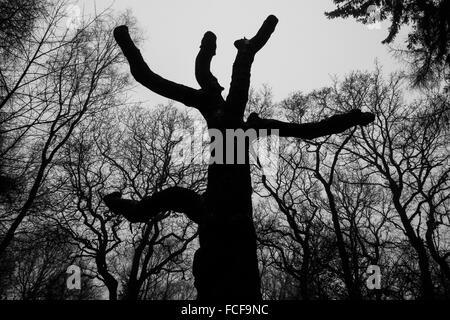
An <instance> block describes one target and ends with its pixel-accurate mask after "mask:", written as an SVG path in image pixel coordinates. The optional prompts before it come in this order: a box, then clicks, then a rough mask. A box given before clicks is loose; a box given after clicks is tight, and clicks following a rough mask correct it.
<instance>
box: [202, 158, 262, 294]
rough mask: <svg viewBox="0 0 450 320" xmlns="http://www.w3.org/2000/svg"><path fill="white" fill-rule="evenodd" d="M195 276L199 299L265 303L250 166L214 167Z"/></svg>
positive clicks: (211, 169) (209, 176) (210, 178)
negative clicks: (253, 210)
mask: <svg viewBox="0 0 450 320" xmlns="http://www.w3.org/2000/svg"><path fill="white" fill-rule="evenodd" d="M208 174H209V175H208V189H207V190H208V191H207V194H206V212H205V217H204V220H203V221H202V222H201V223H200V225H199V236H200V249H199V252H198V256H196V259H199V260H198V261H196V268H195V270H194V275H195V278H196V287H197V292H198V299H199V300H224V299H226V298H228V299H229V298H235V299H239V300H246V301H256V300H260V299H261V293H260V279H259V272H258V260H257V255H256V252H257V251H256V233H255V228H254V225H253V219H252V200H251V194H252V188H251V181H250V166H249V165H248V164H242V165H220V164H213V165H210V167H209V171H208Z"/></svg>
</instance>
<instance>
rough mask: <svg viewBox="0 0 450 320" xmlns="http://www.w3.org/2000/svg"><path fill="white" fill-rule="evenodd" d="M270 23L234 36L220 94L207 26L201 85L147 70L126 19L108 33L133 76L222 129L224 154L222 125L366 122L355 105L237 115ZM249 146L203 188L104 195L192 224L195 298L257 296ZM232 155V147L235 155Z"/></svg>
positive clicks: (311, 132) (291, 133)
mask: <svg viewBox="0 0 450 320" xmlns="http://www.w3.org/2000/svg"><path fill="white" fill-rule="evenodd" d="M277 23H278V19H277V18H276V17H275V16H273V15H271V16H269V17H268V18H267V19H266V20H265V21H264V23H263V25H262V26H261V28H260V29H259V31H258V32H257V34H256V35H255V36H254V37H253V38H251V39H246V38H244V39H240V40H237V41H235V43H234V46H235V47H236V48H237V56H236V59H235V61H234V64H233V70H232V78H231V84H230V90H229V93H228V96H227V98H226V99H224V98H223V97H222V95H221V92H222V90H223V87H222V86H221V85H220V84H219V82H218V81H217V79H216V77H214V76H213V75H212V73H211V71H210V64H211V59H212V57H213V56H214V55H215V53H216V36H215V35H214V33H212V32H210V31H208V32H206V33H205V35H204V36H203V39H202V41H201V45H200V51H199V53H198V55H197V58H196V61H195V76H196V79H197V82H198V84H199V85H200V87H201V89H193V88H190V87H187V86H184V85H181V84H178V83H174V82H172V81H169V80H166V79H164V78H162V77H161V76H159V75H157V74H156V73H154V72H153V71H152V70H151V69H150V68H149V67H148V65H147V64H146V63H145V61H144V59H143V57H142V55H141V53H140V51H139V49H138V48H137V47H136V46H135V45H134V43H133V41H132V40H131V38H130V35H129V32H128V28H127V27H126V26H119V27H117V28H116V29H115V30H114V37H115V39H116V41H117V43H118V44H119V46H120V48H121V49H122V51H123V53H124V55H125V57H126V58H127V60H128V62H129V65H130V69H131V73H132V75H133V76H134V78H135V79H136V80H137V81H138V82H139V83H141V84H142V85H144V86H145V87H147V88H148V89H150V90H151V91H153V92H155V93H158V94H160V95H162V96H164V97H166V98H169V99H173V100H176V101H178V102H181V103H183V104H185V105H186V106H188V107H193V108H197V109H198V110H199V111H200V113H201V114H202V116H203V117H204V118H205V120H206V122H207V125H208V128H209V129H211V128H213V129H216V130H218V131H219V132H221V133H222V136H223V139H224V141H223V146H224V150H223V157H224V158H225V157H227V154H226V153H227V152H229V151H228V148H225V146H227V145H231V146H232V148H233V149H236V143H235V140H234V137H233V139H229V138H227V135H226V134H225V131H226V130H227V129H235V130H236V129H242V130H244V131H245V130H248V129H256V130H258V129H268V130H271V129H278V130H279V135H280V136H282V137H297V138H305V139H313V138H316V137H320V136H324V135H329V134H333V133H339V132H343V131H345V130H346V129H348V128H350V127H352V126H356V125H367V124H369V123H370V122H372V121H373V120H374V116H373V114H370V113H364V112H361V111H360V110H352V111H351V112H348V113H344V114H340V115H335V116H332V117H330V118H327V119H325V120H322V121H320V122H317V123H306V124H295V123H286V122H282V121H278V120H272V119H262V118H260V117H259V116H258V115H257V114H256V113H252V114H251V115H250V116H249V117H248V119H247V121H244V111H245V107H246V104H247V99H248V92H249V87H250V69H251V65H252V63H253V60H254V57H255V54H256V53H257V52H258V51H259V50H260V49H261V48H262V47H263V46H264V45H265V44H266V42H267V41H268V39H269V37H270V35H271V34H272V33H273V31H274V30H275V26H276V25H277ZM248 151H249V144H248V143H246V144H245V155H246V156H245V158H246V159H245V163H244V164H237V162H236V161H234V162H233V163H234V164H219V163H213V164H210V165H209V167H208V182H207V190H206V192H205V193H204V194H203V195H199V194H197V193H196V192H194V191H191V190H187V189H184V188H181V187H172V188H168V189H166V190H163V191H161V192H157V193H155V194H153V195H152V196H150V197H147V198H144V199H143V200H141V201H139V202H138V201H133V200H127V199H122V198H121V195H120V193H117V192H116V193H112V194H110V195H107V196H106V197H105V198H104V200H105V203H106V205H107V206H108V207H109V208H110V210H111V211H113V212H115V213H117V214H121V215H123V216H124V217H125V218H126V219H128V220H129V221H130V222H141V221H147V220H148V219H151V218H152V217H154V216H155V215H157V214H158V213H160V212H163V211H167V210H173V211H176V212H181V213H185V214H186V215H187V216H188V217H189V218H190V219H192V220H193V221H195V222H196V223H197V224H198V228H199V240H200V248H199V249H198V250H197V252H196V253H195V257H194V265H193V274H194V277H195V287H196V289H197V299H198V300H203V301H205V300H209V301H219V300H224V299H237V300H246V301H258V300H261V298H262V297H261V292H260V277H259V271H258V260H257V251H256V233H255V228H254V225H253V218H252V198H251V196H252V186H251V178H250V164H249V161H248V160H249V157H248ZM229 153H230V152H229ZM228 156H230V155H229V154H228ZM236 156H237V154H236V152H234V154H233V156H232V157H234V160H236Z"/></svg>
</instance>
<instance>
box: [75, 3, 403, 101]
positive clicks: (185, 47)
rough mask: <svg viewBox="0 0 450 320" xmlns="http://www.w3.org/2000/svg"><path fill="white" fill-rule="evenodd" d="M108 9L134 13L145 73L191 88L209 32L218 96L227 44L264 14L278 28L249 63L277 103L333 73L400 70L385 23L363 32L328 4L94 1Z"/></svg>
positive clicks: (227, 61)
mask: <svg viewBox="0 0 450 320" xmlns="http://www.w3.org/2000/svg"><path fill="white" fill-rule="evenodd" d="M82 2H83V1H81V3H82ZM84 2H85V10H86V11H89V10H92V9H93V7H94V1H92V0H85V1H84ZM111 4H112V8H113V9H114V10H116V11H121V10H124V9H127V8H128V9H131V10H132V12H133V15H134V16H135V17H136V19H137V21H138V26H139V27H140V28H141V29H142V30H143V33H144V36H145V40H144V42H143V43H142V45H141V47H140V49H141V51H142V53H143V55H144V57H145V59H146V61H147V63H148V64H149V66H150V68H152V69H153V71H155V72H156V73H158V74H160V75H161V76H163V77H166V78H168V79H170V80H172V81H176V82H179V83H182V84H185V85H189V86H192V87H195V88H198V84H197V82H196V80H195V76H194V63H195V57H196V55H197V53H198V50H199V45H200V41H201V39H202V37H203V34H204V32H206V31H208V30H210V31H213V32H214V33H215V34H216V36H217V51H216V56H215V57H214V58H213V61H212V71H213V73H214V75H215V76H216V77H217V78H218V79H219V82H220V84H221V85H222V86H223V87H225V90H224V95H226V93H227V91H228V87H229V83H230V78H231V68H232V64H233V61H234V57H235V55H236V49H235V48H234V46H233V42H234V41H235V40H237V39H240V38H242V37H244V36H245V37H247V38H250V37H252V36H253V35H254V34H255V33H256V31H257V30H258V29H259V27H260V26H261V23H262V22H263V21H264V19H265V18H266V17H267V16H268V15H269V14H274V15H276V16H277V17H278V19H279V23H278V25H277V28H276V30H275V32H274V33H273V34H272V37H271V38H270V40H269V42H268V43H267V44H266V46H265V47H264V48H263V49H262V50H261V51H260V52H258V54H257V56H256V58H255V61H254V63H253V68H252V87H254V88H256V89H258V88H260V87H261V85H262V84H264V83H266V84H268V85H269V86H271V87H272V89H273V93H274V97H275V100H276V101H278V100H281V99H283V98H285V97H287V95H288V94H289V93H291V92H293V91H298V90H300V91H303V92H308V91H310V90H313V89H318V88H320V87H323V86H326V85H329V84H330V83H331V76H332V75H337V76H344V75H345V74H347V73H349V72H350V71H353V70H373V68H374V63H375V59H378V61H379V63H380V65H381V66H382V67H383V70H384V72H385V73H388V72H390V71H394V70H397V69H400V67H401V66H400V65H399V62H398V60H396V59H395V58H394V57H392V55H391V54H390V53H389V52H388V48H387V47H386V46H385V45H382V44H381V41H382V40H383V39H384V38H385V37H386V36H387V27H388V22H382V25H381V29H378V30H377V29H375V30H369V28H367V26H365V25H363V24H360V23H357V22H355V21H354V20H353V19H351V18H348V19H334V20H329V19H327V18H326V17H325V15H324V12H325V11H327V10H330V9H332V8H333V7H334V5H333V2H332V1H331V0H309V1H306V0H277V1H275V0H272V1H269V0H226V1H225V0H158V1H156V0H115V1H113V0H95V5H96V7H97V11H100V10H102V9H103V8H105V7H107V6H109V5H111ZM135 94H136V97H138V98H139V99H143V100H146V101H148V102H149V103H151V104H156V103H162V102H166V101H167V99H165V98H163V97H160V96H158V95H156V94H154V93H152V92H150V91H148V90H143V89H138V90H137V91H136V92H135Z"/></svg>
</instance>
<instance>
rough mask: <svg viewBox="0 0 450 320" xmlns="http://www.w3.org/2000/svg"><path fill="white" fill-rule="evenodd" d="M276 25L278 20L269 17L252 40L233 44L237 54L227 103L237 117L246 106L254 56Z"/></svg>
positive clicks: (242, 112)
mask: <svg viewBox="0 0 450 320" xmlns="http://www.w3.org/2000/svg"><path fill="white" fill-rule="evenodd" d="M277 23H278V19H277V18H276V17H275V16H274V15H270V16H269V17H267V19H266V20H265V21H264V23H263V25H262V26H261V28H260V29H259V31H258V32H257V34H256V35H255V36H254V37H253V38H252V39H250V40H248V39H246V38H244V39H240V40H237V41H235V42H234V46H235V47H236V48H237V49H238V53H237V55H236V59H235V61H234V63H233V73H232V76H231V84H230V92H229V94H228V97H227V103H228V104H229V105H230V106H232V108H233V110H232V112H233V113H236V114H237V115H238V116H242V115H243V114H244V110H245V106H246V104H247V100H248V90H249V88H250V69H251V66H252V63H253V59H254V57H255V54H256V53H257V52H258V51H259V50H260V49H261V48H262V47H263V46H264V45H265V44H266V43H267V41H268V40H269V38H270V36H271V35H272V33H273V31H274V30H275V26H276V25H277Z"/></svg>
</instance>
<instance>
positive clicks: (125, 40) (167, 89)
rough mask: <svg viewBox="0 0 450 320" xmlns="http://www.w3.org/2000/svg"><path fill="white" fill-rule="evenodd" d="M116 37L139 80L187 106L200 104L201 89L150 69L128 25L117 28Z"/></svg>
mask: <svg viewBox="0 0 450 320" xmlns="http://www.w3.org/2000/svg"><path fill="white" fill-rule="evenodd" d="M114 38H115V39H116V42H117V43H118V45H119V47H120V48H121V49H122V51H123V54H124V55H125V57H126V58H127V60H128V63H129V64H130V70H131V74H132V75H133V77H134V78H135V79H136V81H137V82H139V83H141V84H142V85H143V86H145V87H147V88H148V89H150V90H151V91H153V92H155V93H157V94H160V95H162V96H163V97H166V98H168V99H172V100H176V101H178V102H181V103H183V104H185V105H187V106H190V107H198V106H199V105H200V101H201V92H200V91H199V90H195V89H193V88H190V87H187V86H184V85H182V84H178V83H175V82H172V81H170V80H167V79H164V78H163V77H161V76H159V75H157V74H156V73H154V72H153V71H152V70H150V68H149V66H148V65H147V63H145V61H144V58H143V57H142V55H141V52H140V51H139V49H138V48H137V47H136V46H135V44H134V43H133V40H131V37H130V34H129V32H128V27H127V26H119V27H117V28H115V29H114Z"/></svg>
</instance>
